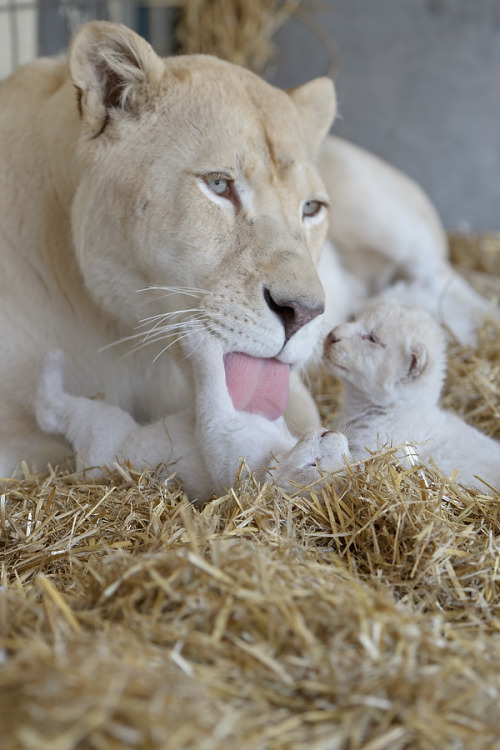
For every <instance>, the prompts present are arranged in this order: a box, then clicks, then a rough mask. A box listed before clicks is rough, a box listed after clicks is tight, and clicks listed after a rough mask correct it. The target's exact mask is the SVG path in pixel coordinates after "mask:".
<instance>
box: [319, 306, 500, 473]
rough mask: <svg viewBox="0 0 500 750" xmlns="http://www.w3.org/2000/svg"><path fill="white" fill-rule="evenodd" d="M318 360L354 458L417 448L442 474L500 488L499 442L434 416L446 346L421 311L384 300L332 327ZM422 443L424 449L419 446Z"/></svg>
mask: <svg viewBox="0 0 500 750" xmlns="http://www.w3.org/2000/svg"><path fill="white" fill-rule="evenodd" d="M324 361H325V365H326V368H327V369H328V371H329V372H330V373H332V374H333V375H335V376H337V377H338V378H339V379H340V380H341V382H342V384H343V387H344V392H343V402H342V406H341V410H340V413H339V415H338V418H337V424H342V426H343V427H345V428H346V431H347V432H348V436H349V445H350V449H351V452H352V453H353V455H355V456H358V457H363V456H366V455H367V451H368V449H371V450H374V449H376V448H377V445H380V446H381V445H384V444H393V445H401V444H403V443H405V442H407V441H409V442H411V443H414V442H415V443H417V444H418V445H417V446H416V448H417V450H418V454H419V456H420V459H421V460H422V461H424V462H425V461H427V460H428V459H429V458H430V457H432V458H433V460H434V461H435V463H436V465H437V466H438V467H439V468H440V469H441V470H442V471H443V472H444V473H445V474H447V475H450V474H451V473H452V472H453V470H456V471H457V477H456V478H457V480H458V481H460V482H462V483H464V484H476V485H477V484H478V483H477V480H475V475H477V476H479V477H481V478H482V479H484V480H486V481H487V482H488V483H490V484H492V485H493V486H495V487H500V443H497V442H496V441H495V440H493V439H492V438H490V437H487V436H486V435H484V434H483V433H481V432H479V431H478V430H476V429H475V428H474V427H471V426H470V425H468V424H466V423H465V422H463V421H462V420H461V419H460V418H459V417H458V416H456V415H455V414H453V413H451V412H449V411H445V410H444V409H441V408H440V406H439V404H438V402H439V397H440V393H441V388H442V385H443V381H444V376H445V371H446V340H445V334H444V331H443V330H442V328H441V327H440V326H439V324H438V323H437V322H436V321H435V320H434V319H433V318H432V317H431V315H430V314H429V313H427V312H426V311H424V310H422V309H420V308H415V307H410V306H408V305H405V304H403V303H402V302H400V301H399V300H387V301H384V302H381V303H379V304H377V305H375V306H374V307H372V308H370V309H368V310H367V311H366V312H364V313H362V314H361V315H360V316H359V317H358V318H357V319H356V320H355V321H354V322H351V323H345V324H343V325H339V326H337V327H336V328H334V329H333V330H332V332H331V333H330V334H329V336H328V337H327V339H326V341H325V356H324ZM421 443H423V444H421Z"/></svg>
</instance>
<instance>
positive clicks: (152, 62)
mask: <svg viewBox="0 0 500 750" xmlns="http://www.w3.org/2000/svg"><path fill="white" fill-rule="evenodd" d="M68 62H69V69H70V73H71V77H72V79H73V83H74V84H75V86H76V88H77V90H78V93H79V101H80V111H81V113H82V116H83V117H84V118H85V120H86V123H87V125H88V127H89V128H90V130H91V132H92V133H93V135H94V136H95V135H99V133H100V132H102V130H104V127H105V125H106V122H107V119H108V115H109V112H110V110H111V109H113V108H115V109H121V110H127V111H133V110H134V107H135V106H136V104H137V101H138V99H139V98H140V95H141V93H142V94H143V93H144V90H145V86H146V83H147V82H148V81H153V80H157V79H159V78H160V76H161V74H162V73H163V63H162V61H161V59H160V58H159V57H158V55H156V53H155V52H154V51H153V49H152V47H151V46H150V45H149V44H148V43H147V42H146V41H145V40H144V39H142V37H140V36H138V34H136V33H135V32H133V31H131V30H130V29H127V27H126V26H122V25H121V24H119V23H109V22H108V21H94V22H92V23H87V24H85V26H83V27H82V28H81V29H80V31H79V32H78V33H77V34H76V36H75V38H74V40H73V43H72V44H71V47H70V50H69V55H68Z"/></svg>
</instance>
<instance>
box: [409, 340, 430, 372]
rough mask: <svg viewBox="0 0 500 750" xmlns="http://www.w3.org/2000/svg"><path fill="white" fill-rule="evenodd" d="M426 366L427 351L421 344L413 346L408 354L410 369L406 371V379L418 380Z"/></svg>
mask: <svg viewBox="0 0 500 750" xmlns="http://www.w3.org/2000/svg"><path fill="white" fill-rule="evenodd" d="M426 364H427V349H426V348H425V347H424V346H423V345H422V344H415V345H414V346H412V348H411V352H410V368H409V370H408V375H407V377H408V379H409V380H415V379H416V378H418V377H419V376H420V375H421V374H422V372H423V370H424V368H425V365H426Z"/></svg>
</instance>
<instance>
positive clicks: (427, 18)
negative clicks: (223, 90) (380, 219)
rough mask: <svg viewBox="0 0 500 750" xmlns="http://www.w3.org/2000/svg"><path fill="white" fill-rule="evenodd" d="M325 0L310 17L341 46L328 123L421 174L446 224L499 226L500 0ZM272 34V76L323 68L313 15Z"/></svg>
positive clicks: (280, 79)
mask: <svg viewBox="0 0 500 750" xmlns="http://www.w3.org/2000/svg"><path fill="white" fill-rule="evenodd" d="M321 5H322V6H323V7H324V10H323V11H322V12H316V13H314V14H313V22H314V23H315V24H317V31H318V30H319V32H320V34H321V32H323V33H324V32H325V31H326V32H330V34H331V35H333V37H334V39H335V41H336V43H337V46H338V50H339V57H340V72H339V75H338V78H337V91H338V96H339V117H338V119H337V122H336V125H335V127H334V131H335V132H336V133H337V134H338V135H341V136H342V137H345V138H347V139H349V140H351V141H353V142H354V143H358V144H359V145H361V146H364V147H366V148H368V149H370V150H371V151H374V152H375V153H377V154H378V155H380V156H382V157H383V158H385V159H387V160H388V161H390V162H392V163H393V164H394V165H396V166H398V167H399V168H401V169H403V170H404V171H405V172H407V173H408V174H410V175H411V176H412V177H414V178H415V179H416V180H417V181H418V182H420V184H421V185H422V186H423V187H424V188H425V190H426V191H427V192H428V194H429V195H430V196H431V198H432V200H433V201H434V203H435V204H436V206H437V208H438V210H439V212H440V214H441V216H442V218H443V221H444V223H445V225H446V226H447V227H448V228H450V229H454V228H457V227H462V226H466V225H469V226H470V227H471V228H473V229H475V230H500V0H326V1H324V2H322V3H321ZM276 42H277V44H278V48H279V51H280V57H279V60H278V64H277V67H276V69H274V70H273V69H270V70H269V71H268V78H269V79H270V80H271V81H272V82H273V83H276V84H277V85H279V86H283V87H288V86H294V85H297V84H298V83H302V82H304V81H306V80H308V79H309V78H312V77H314V76H317V75H323V74H324V73H325V72H326V71H327V70H328V67H329V65H330V57H329V54H328V53H327V51H326V48H325V46H324V44H323V43H322V42H321V40H320V39H319V38H318V35H317V33H313V31H312V30H311V28H310V25H305V24H304V23H303V22H301V21H298V20H292V21H290V22H288V23H287V24H286V25H285V26H284V27H283V28H282V30H281V31H280V32H279V33H278V35H277V37H276ZM330 54H331V50H330Z"/></svg>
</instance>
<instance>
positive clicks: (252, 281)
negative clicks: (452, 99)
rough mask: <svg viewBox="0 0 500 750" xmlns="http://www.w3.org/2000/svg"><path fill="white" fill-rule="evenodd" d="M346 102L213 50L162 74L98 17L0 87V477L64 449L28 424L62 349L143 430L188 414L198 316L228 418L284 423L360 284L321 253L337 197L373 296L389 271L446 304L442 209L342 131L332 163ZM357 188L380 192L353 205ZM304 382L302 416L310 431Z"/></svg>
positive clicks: (73, 373)
mask: <svg viewBox="0 0 500 750" xmlns="http://www.w3.org/2000/svg"><path fill="white" fill-rule="evenodd" d="M334 110H335V97H334V92H333V87H332V85H331V82H330V81H328V80H327V79H318V80H316V81H312V82H310V83H309V84H306V85H304V86H301V87H299V88H297V89H295V90H293V91H291V92H289V93H285V92H282V91H278V90H277V89H275V88H274V87H272V86H269V85H268V84H266V83H265V82H263V81H262V80H261V79H259V78H258V77H256V76H255V75H253V74H251V73H249V72H248V71H245V70H243V69H241V68H238V67H236V66H233V65H230V64H228V63H224V62H222V61H220V60H217V59H215V58H211V57H205V56H188V57H176V58H169V59H166V60H162V59H160V58H159V57H158V56H157V55H156V54H155V53H154V52H153V50H152V49H151V47H150V46H149V45H148V44H147V43H146V42H145V41H144V40H143V39H141V38H140V37H138V36H137V35H136V34H134V33H133V32H131V31H130V30H128V29H126V28H125V27H122V26H119V25H115V24H109V23H105V22H100V23H91V24H88V25H86V26H84V27H83V28H82V30H81V31H80V32H79V33H78V34H77V36H76V37H75V39H74V41H73V44H72V46H71V49H70V52H69V55H68V60H67V61H65V60H62V59H59V60H50V59H45V60H38V61H35V62H34V63H30V64H28V65H26V66H23V67H22V68H20V69H19V70H18V71H16V72H15V73H14V74H13V75H12V76H11V77H10V78H8V79H7V80H6V81H4V82H3V83H2V84H1V85H0V258H1V267H2V274H1V276H0V290H1V291H0V330H1V332H2V340H1V341H2V358H1V361H0V368H1V374H0V476H2V475H3V476H5V475H9V474H10V473H11V472H12V471H14V470H15V468H16V467H17V466H18V465H19V462H20V461H21V460H23V459H25V460H28V461H34V462H35V463H36V464H37V465H38V467H39V468H43V467H44V466H45V465H46V463H47V462H48V461H50V462H53V463H55V462H60V461H61V460H63V459H64V458H65V457H66V456H68V455H69V454H70V453H71V448H70V446H69V445H68V444H67V443H66V442H65V441H64V440H62V439H58V438H55V437H51V436H48V435H46V434H44V433H43V432H42V431H41V430H40V429H39V428H38V426H37V424H36V421H35V415H34V396H35V391H36V378H37V376H38V373H39V372H40V367H41V363H42V360H43V358H44V356H45V355H46V353H47V351H48V350H49V349H52V348H59V349H61V350H63V352H64V355H65V358H66V363H67V376H66V377H67V381H66V382H67V387H68V390H69V392H71V393H73V394H76V395H82V396H92V395H94V394H96V393H98V392H102V393H103V394H104V397H105V400H106V402H107V403H109V404H114V405H119V406H120V407H121V408H122V409H124V410H125V411H126V412H128V413H129V414H130V415H131V416H133V418H134V419H135V420H136V421H138V422H140V423H151V422H153V421H155V420H157V419H160V418H162V417H164V416H165V415H166V414H173V413H176V412H179V411H180V410H182V409H183V408H185V407H186V406H189V405H190V404H192V402H193V393H192V377H191V373H190V363H189V359H187V360H185V359H184V357H183V353H182V348H181V346H180V343H179V342H180V341H182V336H183V335H187V329H186V326H188V325H191V324H193V323H195V325H196V326H197V327H198V328H199V329H202V330H204V331H207V332H210V334H211V335H213V336H215V337H217V338H218V339H219V341H220V342H221V343H222V352H223V355H224V362H225V366H226V379H227V385H228V388H229V392H230V395H231V398H232V401H233V403H234V405H235V406H236V408H238V409H240V410H246V411H249V412H256V413H259V414H261V415H263V416H266V417H268V418H270V419H273V418H276V417H279V415H281V414H282V412H283V410H284V409H285V407H286V403H287V396H288V378H289V371H290V369H292V370H296V369H297V368H298V367H299V366H300V365H301V364H303V363H304V362H305V361H306V360H307V359H308V358H309V357H310V355H311V354H312V353H313V351H315V350H316V351H317V350H320V349H321V342H322V339H323V337H324V334H326V332H327V331H328V330H329V329H330V328H331V327H332V325H333V324H335V323H337V322H338V321H339V320H342V319H343V318H344V317H345V315H346V314H347V313H348V312H349V306H350V305H351V304H352V301H351V297H352V287H351V286H350V283H351V281H352V276H350V275H349V274H347V273H344V271H343V270H342V268H341V267H340V264H339V261H338V259H337V257H336V256H335V254H334V252H333V251H327V252H324V253H323V255H322V257H321V260H320V254H321V251H322V247H323V244H324V240H325V236H326V231H327V210H326V207H327V206H328V203H329V198H328V193H330V194H331V196H332V208H331V219H332V229H333V235H332V236H333V237H334V238H335V239H336V240H337V241H338V243H339V247H340V249H341V250H344V251H345V253H346V254H347V255H350V254H351V251H352V248H353V246H355V247H356V248H357V249H358V250H365V251H367V253H368V255H369V257H370V258H372V259H373V258H375V257H376V258H377V259H378V260H377V264H375V265H377V268H378V267H379V266H381V267H382V268H383V269H384V270H383V271H381V272H380V274H379V276H380V279H381V283H383V282H384V279H386V277H387V268H386V267H388V268H389V269H392V271H393V272H395V273H396V275H398V274H399V275H401V273H400V271H401V269H402V268H404V269H405V274H407V275H408V276H409V278H410V279H415V278H416V279H417V283H418V284H423V285H424V286H425V285H426V284H428V282H429V279H431V286H432V291H431V297H432V298H435V297H436V295H435V293H434V292H435V285H436V284H437V285H438V287H439V285H442V283H443V279H445V278H447V274H448V273H449V268H448V266H447V263H446V260H445V242H444V235H443V232H442V229H441V227H440V224H439V221H438V220H437V218H436V216H435V212H434V211H433V209H432V207H431V206H429V203H428V201H427V200H426V199H425V196H423V195H422V193H421V191H420V190H419V189H418V188H417V187H416V186H415V185H414V184H413V183H411V181H409V180H408V179H407V178H405V177H404V176H402V175H400V174H399V173H397V172H396V171H395V170H392V169H391V168H390V167H387V166H385V165H383V164H382V163H381V162H379V161H378V160H376V159H375V158H374V157H370V156H367V155H364V154H363V152H361V151H360V150H359V149H355V148H354V147H352V146H349V145H347V144H343V143H342V142H341V141H339V140H337V139H329V140H328V142H327V144H326V145H325V146H324V147H323V151H321V153H320V148H321V142H322V140H323V139H324V137H325V135H326V133H327V132H328V129H329V127H330V123H331V120H332V117H333V115H334ZM318 161H320V162H321V163H322V165H323V166H324V175H323V178H324V180H325V182H326V183H327V186H328V191H327V190H326V188H325V183H324V182H323V180H322V179H321V177H320V175H319V173H318V170H317V168H316V167H315V162H318ZM349 165H351V169H349ZM356 177H357V178H358V183H356ZM365 180H366V186H367V191H368V195H369V196H370V195H371V196H372V197H373V196H374V195H376V194H377V195H378V193H380V192H381V191H380V189H379V188H380V185H383V188H384V190H385V192H386V194H387V196H388V198H387V201H386V203H385V204H384V201H383V199H382V200H381V199H380V197H378V198H373V201H372V200H371V199H370V197H368V199H367V200H366V201H365V203H364V206H361V211H360V210H359V209H360V206H359V201H360V195H361V193H362V191H360V190H359V189H358V188H359V183H361V184H363V182H364V181H365ZM377 191H378V193H377ZM382 192H383V191H382ZM398 201H399V203H398ZM395 212H398V215H399V217H400V220H399V221H398V222H395V221H394V215H395ZM406 240H408V241H406ZM412 258H418V261H416V262H413V261H412ZM319 260H320V265H319V272H320V275H321V276H322V280H323V286H324V287H325V289H326V293H327V294H326V296H327V299H326V304H327V309H326V313H325V314H323V315H322V312H323V310H324V307H325V293H324V291H323V286H322V284H321V282H320V279H319V276H318V271H317V270H316V266H317V264H318V261H319ZM378 261H380V263H379V262H378ZM382 261H383V262H382ZM384 264H385V265H384ZM377 273H378V272H377ZM377 273H376V271H375V268H374V269H373V272H372V273H371V276H370V279H371V281H373V279H374V278H375V277H377V278H379V277H378V276H377ZM390 273H391V271H389V275H390ZM403 275H404V274H403ZM384 283H385V282H384ZM369 287H370V284H369V283H368V282H367V281H366V279H364V280H363V281H362V284H361V288H360V290H359V294H361V295H365V294H367V293H368V291H370V289H369ZM376 287H377V289H376V290H377V291H378V287H379V285H376ZM462 308H463V309H464V310H465V306H462ZM117 341H119V342H121V343H119V344H117V345H115V346H112V347H110V344H113V343H114V342H117ZM106 347H110V348H106ZM124 355H127V356H124ZM292 390H293V394H292V395H293V399H292V401H293V402H294V404H293V405H294V412H293V418H294V419H296V420H297V421H300V422H303V423H309V424H313V425H316V426H318V419H317V415H316V413H315V411H314V405H313V403H312V399H311V398H310V397H309V396H308V394H307V392H306V391H305V389H304V388H300V385H299V383H298V381H297V380H295V381H292ZM240 453H241V454H242V455H243V454H244V445H242V446H241V451H240Z"/></svg>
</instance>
